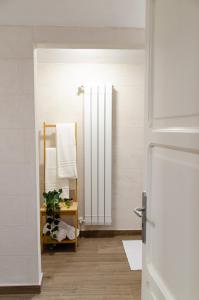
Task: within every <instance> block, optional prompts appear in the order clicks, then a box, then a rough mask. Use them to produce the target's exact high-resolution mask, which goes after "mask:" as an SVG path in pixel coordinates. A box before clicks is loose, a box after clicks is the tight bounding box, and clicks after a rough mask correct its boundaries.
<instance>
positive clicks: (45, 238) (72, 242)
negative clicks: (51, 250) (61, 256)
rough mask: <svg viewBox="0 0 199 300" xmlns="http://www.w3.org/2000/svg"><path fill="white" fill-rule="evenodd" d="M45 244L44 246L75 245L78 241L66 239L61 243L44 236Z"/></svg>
mask: <svg viewBox="0 0 199 300" xmlns="http://www.w3.org/2000/svg"><path fill="white" fill-rule="evenodd" d="M43 243H44V244H75V243H76V240H75V239H74V240H68V239H65V240H63V241H61V242H59V241H57V240H54V239H52V238H51V237H50V236H46V235H44V236H43Z"/></svg>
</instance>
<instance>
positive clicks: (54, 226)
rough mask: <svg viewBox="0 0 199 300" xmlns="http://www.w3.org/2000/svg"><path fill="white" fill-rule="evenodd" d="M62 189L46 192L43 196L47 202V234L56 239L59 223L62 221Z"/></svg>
mask: <svg viewBox="0 0 199 300" xmlns="http://www.w3.org/2000/svg"><path fill="white" fill-rule="evenodd" d="M61 193H62V189H59V190H58V191H56V190H54V191H49V192H48V193H46V192H44V193H43V197H44V199H45V204H46V232H45V235H47V236H51V238H53V239H56V237H57V232H58V229H59V227H58V225H59V222H60V214H59V211H60V202H61V197H60V195H61Z"/></svg>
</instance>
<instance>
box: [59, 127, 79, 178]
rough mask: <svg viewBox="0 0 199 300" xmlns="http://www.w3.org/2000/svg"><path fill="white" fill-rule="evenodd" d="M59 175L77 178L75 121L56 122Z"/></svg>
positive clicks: (60, 176)
mask: <svg viewBox="0 0 199 300" xmlns="http://www.w3.org/2000/svg"><path fill="white" fill-rule="evenodd" d="M56 143H57V175H58V177H59V178H77V164H76V139H75V123H64V124H56Z"/></svg>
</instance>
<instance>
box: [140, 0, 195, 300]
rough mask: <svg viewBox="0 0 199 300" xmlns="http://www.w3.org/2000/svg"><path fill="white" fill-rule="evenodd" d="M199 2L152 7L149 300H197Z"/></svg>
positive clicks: (172, 0) (180, 0)
mask: <svg viewBox="0 0 199 300" xmlns="http://www.w3.org/2000/svg"><path fill="white" fill-rule="evenodd" d="M198 30H199V1H197V0H167V1H165V0H148V1H147V79H146V83H147V84H146V103H145V150H146V152H145V153H146V155H145V190H146V192H147V196H148V200H147V239H146V244H145V245H143V280H142V299H143V300H148V299H153V300H198V299H199V289H198V284H199V281H198V278H199V268H198V266H199V257H198V253H199V235H198V228H199V218H198V211H199V201H198V195H199V32H198Z"/></svg>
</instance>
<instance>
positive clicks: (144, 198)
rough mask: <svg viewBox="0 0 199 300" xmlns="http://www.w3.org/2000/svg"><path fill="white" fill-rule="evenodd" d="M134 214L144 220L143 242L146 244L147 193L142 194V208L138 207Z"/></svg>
mask: <svg viewBox="0 0 199 300" xmlns="http://www.w3.org/2000/svg"><path fill="white" fill-rule="evenodd" d="M133 211H134V213H135V214H136V216H138V217H139V218H142V242H143V243H146V219H147V218H146V214H147V194H146V192H143V193H142V207H137V208H135V209H134V210H133Z"/></svg>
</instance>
